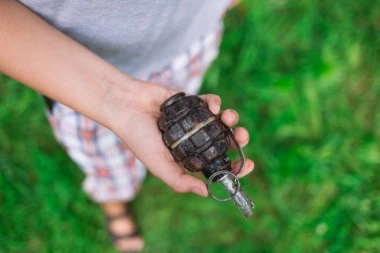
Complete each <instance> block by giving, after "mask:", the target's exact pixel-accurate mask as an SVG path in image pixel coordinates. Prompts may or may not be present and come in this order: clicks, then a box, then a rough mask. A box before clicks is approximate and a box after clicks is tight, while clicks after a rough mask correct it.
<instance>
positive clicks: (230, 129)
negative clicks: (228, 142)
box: [207, 127, 245, 202]
mask: <svg viewBox="0 0 380 253" xmlns="http://www.w3.org/2000/svg"><path fill="white" fill-rule="evenodd" d="M228 133H229V135H230V136H231V139H232V141H233V142H234V144H235V146H236V148H237V150H238V152H239V155H240V162H241V163H240V168H239V171H238V172H237V173H236V175H235V174H233V173H232V172H230V171H227V170H220V171H216V172H214V173H213V174H212V175H211V176H210V177H209V179H208V180H207V191H208V194H209V195H210V197H211V198H213V199H215V200H216V201H219V202H224V201H228V200H230V199H232V198H233V197H234V196H235V195H236V194H237V193H238V192H239V190H240V189H241V188H240V187H241V185H240V181H239V179H238V177H239V175H240V172H241V171H242V170H243V168H244V167H245V156H244V153H243V150H242V149H241V147H240V145H239V143H237V141H236V140H235V137H234V130H233V129H232V128H231V127H228ZM218 175H231V176H233V177H234V182H235V184H234V186H235V191H234V192H233V193H232V194H231V195H230V196H229V197H227V198H218V197H216V196H215V195H214V194H213V193H212V192H211V189H210V188H211V187H210V185H211V182H212V180H213V179H214V178H215V177H216V176H218Z"/></svg>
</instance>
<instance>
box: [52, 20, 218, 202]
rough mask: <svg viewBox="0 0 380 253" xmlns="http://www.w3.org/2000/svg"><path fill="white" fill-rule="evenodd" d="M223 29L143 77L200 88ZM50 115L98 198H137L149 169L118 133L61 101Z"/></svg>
mask: <svg viewBox="0 0 380 253" xmlns="http://www.w3.org/2000/svg"><path fill="white" fill-rule="evenodd" d="M221 28H222V25H220V26H219V27H218V28H217V29H216V30H215V31H214V32H212V33H210V34H208V35H207V36H204V37H201V38H200V39H199V40H198V41H196V42H194V43H193V44H192V45H191V46H190V47H189V49H188V50H187V51H186V52H184V53H183V54H180V55H178V56H177V57H175V58H174V59H173V60H172V61H171V62H170V63H169V64H168V65H167V66H165V67H163V68H162V69H160V70H158V71H156V72H154V73H151V74H148V75H146V76H142V77H139V78H140V79H143V80H146V81H150V82H153V83H156V84H158V85H163V86H167V87H170V88H172V89H175V90H178V91H184V92H186V93H189V94H195V93H197V91H198V90H199V88H200V85H201V82H202V77H203V75H204V73H205V71H206V70H207V68H208V66H209V65H210V64H211V62H212V61H213V59H215V57H216V56H217V54H218V48H219V43H220V34H221ZM48 118H49V122H50V124H51V126H52V128H53V131H54V135H55V137H56V138H57V140H58V141H59V142H60V143H61V144H62V145H63V147H64V148H65V149H66V151H67V153H68V154H69V156H70V157H71V158H72V159H73V160H74V161H75V162H76V163H77V164H78V165H79V167H80V168H81V169H82V171H83V172H84V173H85V180H84V182H83V189H84V191H85V192H86V193H87V194H88V195H89V196H90V197H91V198H92V199H93V200H94V201H95V202H100V203H101V202H109V201H131V200H132V199H133V198H134V197H135V195H136V193H137V192H138V190H139V189H140V186H141V182H142V181H143V179H144V177H145V175H146V169H145V168H144V166H143V164H142V163H141V162H140V161H139V160H137V159H136V158H135V157H134V155H133V154H132V153H131V152H130V151H129V150H128V149H127V148H126V146H125V145H124V144H123V143H122V142H121V141H120V139H119V138H118V137H117V136H116V135H115V134H114V133H113V132H111V131H110V130H109V129H107V128H105V127H103V126H102V125H99V124H98V123H96V122H94V121H92V120H90V119H89V118H87V117H85V116H83V115H81V114H80V113H78V112H76V111H74V110H73V109H71V108H69V107H67V106H65V105H63V104H60V103H57V102H55V103H54V105H53V107H52V110H51V111H49V112H48Z"/></svg>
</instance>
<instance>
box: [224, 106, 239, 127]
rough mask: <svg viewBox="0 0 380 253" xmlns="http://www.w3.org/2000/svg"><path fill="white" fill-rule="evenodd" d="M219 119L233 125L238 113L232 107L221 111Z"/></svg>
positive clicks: (235, 122)
mask: <svg viewBox="0 0 380 253" xmlns="http://www.w3.org/2000/svg"><path fill="white" fill-rule="evenodd" d="M221 119H222V121H223V123H224V124H225V125H226V126H229V127H233V126H234V125H236V124H237V123H238V121H239V114H238V113H237V112H236V111H235V110H232V109H227V110H225V111H223V113H222V116H221Z"/></svg>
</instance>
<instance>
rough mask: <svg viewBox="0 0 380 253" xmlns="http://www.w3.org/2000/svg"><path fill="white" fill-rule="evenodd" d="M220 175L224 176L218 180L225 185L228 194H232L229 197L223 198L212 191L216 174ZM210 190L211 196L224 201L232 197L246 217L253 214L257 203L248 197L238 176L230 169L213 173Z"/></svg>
mask: <svg viewBox="0 0 380 253" xmlns="http://www.w3.org/2000/svg"><path fill="white" fill-rule="evenodd" d="M219 175H223V176H222V177H221V178H220V179H218V181H217V182H219V183H220V184H221V185H222V186H223V187H224V189H225V190H226V191H227V192H228V194H229V195H230V197H228V198H223V199H221V198H218V197H216V196H215V195H214V194H212V193H211V190H210V183H211V182H212V180H213V179H214V178H215V177H216V176H219ZM208 192H209V194H210V196H211V197H212V198H213V199H215V200H217V201H221V202H224V201H228V200H230V199H232V200H233V201H234V202H235V204H236V206H237V207H238V208H239V210H240V212H241V213H242V214H243V215H244V216H245V217H248V216H251V215H252V214H253V211H252V209H253V208H254V207H255V205H254V204H253V202H252V201H251V200H250V199H249V198H248V197H247V195H246V194H245V193H244V191H243V189H241V187H240V182H239V179H238V177H237V176H235V175H234V174H232V173H231V172H229V171H225V170H222V171H218V172H215V173H214V174H212V175H211V177H210V178H209V181H208Z"/></svg>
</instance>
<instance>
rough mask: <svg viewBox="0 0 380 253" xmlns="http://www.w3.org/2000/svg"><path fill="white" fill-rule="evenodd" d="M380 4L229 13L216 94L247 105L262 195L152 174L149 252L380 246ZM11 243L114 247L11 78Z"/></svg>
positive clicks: (256, 6)
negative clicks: (190, 190) (211, 189)
mask: <svg viewBox="0 0 380 253" xmlns="http://www.w3.org/2000/svg"><path fill="white" fill-rule="evenodd" d="M379 10H380V2H379V1H368V0H367V1H343V0H337V1H330V2H328V1H311V0H309V1H307V0H302V1H260V2H257V1H246V2H244V3H243V4H241V5H240V6H239V7H238V8H237V9H235V10H234V11H232V12H231V13H229V14H228V15H227V17H226V22H225V24H226V31H225V36H224V39H223V43H222V46H221V54H220V57H219V58H218V60H217V61H216V62H215V63H214V64H213V66H212V68H211V69H210V71H209V73H208V75H207V77H206V79H205V84H204V86H203V92H204V93H217V94H219V95H221V97H222V98H223V106H224V108H235V109H236V110H238V111H239V113H240V125H242V126H245V127H247V128H248V130H249V132H250V134H251V142H250V144H249V145H248V147H246V148H245V153H246V155H247V156H249V157H252V158H253V159H254V160H255V161H256V170H255V172H254V173H252V174H251V175H250V176H249V177H248V178H246V179H244V180H242V181H243V184H244V185H245V191H246V192H247V194H248V195H249V196H250V197H251V198H252V199H253V201H254V202H255V204H256V208H255V213H254V216H253V217H251V218H249V219H244V218H243V217H242V216H241V215H240V214H239V213H238V212H237V210H236V208H235V207H234V206H233V204H232V203H217V202H214V201H212V200H210V199H202V198H198V197H196V196H192V195H179V194H175V193H173V192H172V191H171V190H170V189H168V187H166V186H165V185H164V184H163V183H162V182H160V181H158V180H157V179H155V178H153V177H152V176H149V177H148V179H147V180H146V182H145V184H144V188H143V190H142V192H141V194H140V195H139V196H138V198H137V200H136V202H135V204H134V209H135V211H138V212H139V213H140V215H139V216H138V224H139V225H140V227H141V229H142V231H143V232H144V236H145V240H146V244H147V248H146V252H380V181H379V179H378V178H379V176H378V174H377V173H378V172H379V169H380V152H379V150H380V143H379V140H380V70H379V67H380V66H379V55H380V43H379V42H380V31H379V30H380V11H379ZM0 84H1V86H0V126H1V127H0V252H113V248H112V245H111V244H110V243H109V240H108V238H107V234H106V232H105V231H104V229H103V217H102V214H101V212H100V210H99V208H98V206H97V205H95V204H93V203H92V202H91V201H90V200H89V199H88V198H87V197H86V196H85V195H84V193H83V192H82V191H81V190H80V185H81V181H82V179H83V175H82V174H81V172H80V171H79V170H78V169H77V167H76V165H75V164H73V162H71V161H70V159H69V158H68V157H67V155H66V154H65V153H64V151H63V149H62V148H61V147H59V146H58V144H56V142H55V140H54V138H53V136H52V133H51V130H50V128H49V126H48V124H47V121H46V119H45V117H44V112H43V110H44V109H43V108H44V105H43V102H42V100H41V99H40V98H39V96H38V95H37V94H36V93H35V92H33V91H31V90H29V89H27V88H25V87H24V86H21V85H20V84H18V83H17V82H15V81H13V80H11V79H9V78H7V77H5V76H1V77H0Z"/></svg>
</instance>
